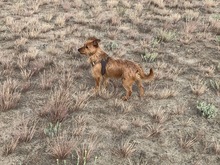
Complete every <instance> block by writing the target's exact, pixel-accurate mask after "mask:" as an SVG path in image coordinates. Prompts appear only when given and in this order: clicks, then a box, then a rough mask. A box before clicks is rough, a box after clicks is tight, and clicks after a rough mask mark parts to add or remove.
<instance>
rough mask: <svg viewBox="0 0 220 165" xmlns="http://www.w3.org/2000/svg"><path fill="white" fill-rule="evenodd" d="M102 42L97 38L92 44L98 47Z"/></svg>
mask: <svg viewBox="0 0 220 165" xmlns="http://www.w3.org/2000/svg"><path fill="white" fill-rule="evenodd" d="M100 41H101V40H100V39H97V38H96V39H94V40H93V42H92V43H93V46H95V47H98V46H99V42H100Z"/></svg>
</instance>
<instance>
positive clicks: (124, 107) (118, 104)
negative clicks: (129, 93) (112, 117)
mask: <svg viewBox="0 0 220 165" xmlns="http://www.w3.org/2000/svg"><path fill="white" fill-rule="evenodd" d="M114 109H115V111H116V112H122V113H128V112H131V111H132V109H133V107H132V106H131V105H129V104H126V103H125V102H124V101H122V100H118V99H115V101H114Z"/></svg>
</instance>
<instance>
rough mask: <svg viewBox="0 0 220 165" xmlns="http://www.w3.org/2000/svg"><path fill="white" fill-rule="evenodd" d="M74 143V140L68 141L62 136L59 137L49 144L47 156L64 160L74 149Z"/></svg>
mask: <svg viewBox="0 0 220 165" xmlns="http://www.w3.org/2000/svg"><path fill="white" fill-rule="evenodd" d="M76 144H77V143H76V141H75V140H74V139H68V138H67V137H65V136H64V135H60V136H58V137H56V138H54V139H53V140H51V142H50V147H49V155H50V156H52V157H53V158H54V159H56V160H57V159H58V160H64V159H66V158H67V157H68V156H70V154H71V153H72V151H73V150H74V148H75V147H76Z"/></svg>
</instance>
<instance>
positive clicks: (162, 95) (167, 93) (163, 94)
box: [156, 88, 179, 99]
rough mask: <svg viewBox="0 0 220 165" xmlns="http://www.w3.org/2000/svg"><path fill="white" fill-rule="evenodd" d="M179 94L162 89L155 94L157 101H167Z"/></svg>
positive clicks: (173, 90)
mask: <svg viewBox="0 0 220 165" xmlns="http://www.w3.org/2000/svg"><path fill="white" fill-rule="evenodd" d="M178 93H179V92H178V91H177V90H176V89H169V88H164V89H162V90H161V91H160V92H158V93H157V96H156V97H157V98H159V99H167V98H171V97H175V96H176V95H177V94H178Z"/></svg>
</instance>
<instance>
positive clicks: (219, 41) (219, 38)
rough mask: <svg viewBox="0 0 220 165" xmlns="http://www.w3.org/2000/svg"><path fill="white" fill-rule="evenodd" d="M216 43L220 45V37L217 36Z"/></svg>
mask: <svg viewBox="0 0 220 165" xmlns="http://www.w3.org/2000/svg"><path fill="white" fill-rule="evenodd" d="M216 41H217V43H219V44H220V35H218V36H216Z"/></svg>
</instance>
